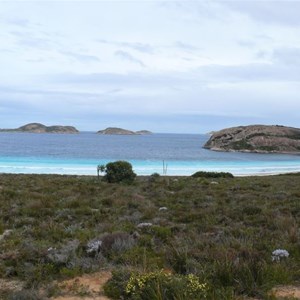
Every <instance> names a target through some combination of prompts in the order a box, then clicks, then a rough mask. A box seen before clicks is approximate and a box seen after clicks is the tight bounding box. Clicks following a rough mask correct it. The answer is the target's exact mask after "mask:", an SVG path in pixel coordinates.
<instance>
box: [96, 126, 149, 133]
mask: <svg viewBox="0 0 300 300" xmlns="http://www.w3.org/2000/svg"><path fill="white" fill-rule="evenodd" d="M97 133H98V134H112V135H144V134H152V132H150V131H148V130H140V131H131V130H127V129H123V128H118V127H108V128H106V129H104V130H99V131H98V132H97Z"/></svg>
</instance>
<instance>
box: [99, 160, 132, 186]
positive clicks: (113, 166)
mask: <svg viewBox="0 0 300 300" xmlns="http://www.w3.org/2000/svg"><path fill="white" fill-rule="evenodd" d="M104 172H105V173H106V174H105V176H104V180H106V181H107V182H110V183H114V182H117V183H118V182H125V183H132V182H133V181H134V179H135V177H136V174H135V173H134V172H133V170H132V165H131V164H130V163H129V162H127V161H122V160H119V161H115V162H110V163H108V164H107V165H106V166H105V167H104Z"/></svg>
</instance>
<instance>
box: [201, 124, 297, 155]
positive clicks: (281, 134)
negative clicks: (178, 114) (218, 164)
mask: <svg viewBox="0 0 300 300" xmlns="http://www.w3.org/2000/svg"><path fill="white" fill-rule="evenodd" d="M204 148H206V149H211V150H215V151H240V152H258V153H300V129H299V128H293V127H286V126H279V125H249V126H238V127H232V128H226V129H223V130H220V131H216V132H213V133H212V136H211V137H210V139H209V140H208V141H207V143H206V144H205V145H204Z"/></svg>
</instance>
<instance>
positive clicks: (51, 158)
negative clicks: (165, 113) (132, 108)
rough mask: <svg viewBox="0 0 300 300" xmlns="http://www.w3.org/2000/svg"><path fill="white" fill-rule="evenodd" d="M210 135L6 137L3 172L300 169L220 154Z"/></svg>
mask: <svg viewBox="0 0 300 300" xmlns="http://www.w3.org/2000/svg"><path fill="white" fill-rule="evenodd" d="M208 138H209V136H208V135H196V134H153V135H132V136H131V135H128V136H122V135H120V136H119V135H97V134H95V133H88V132H86V133H80V134H74V135H73V134H33V133H0V172H6V173H57V174H87V175H89V174H96V167H97V165H98V164H104V163H107V162H109V161H114V160H128V161H130V162H131V163H132V164H133V167H134V169H135V171H136V172H137V173H138V174H141V175H145V174H152V173H154V172H158V173H162V165H163V161H164V162H165V164H167V165H168V170H167V175H190V174H192V173H193V172H195V171H197V170H211V171H228V172H232V173H234V174H237V175H247V174H258V173H259V174H271V173H279V172H292V171H300V156H297V155H278V154H254V153H233V152H231V153H226V152H214V151H210V150H205V149H203V148H202V146H203V144H204V143H205V142H206V141H207V140H208Z"/></svg>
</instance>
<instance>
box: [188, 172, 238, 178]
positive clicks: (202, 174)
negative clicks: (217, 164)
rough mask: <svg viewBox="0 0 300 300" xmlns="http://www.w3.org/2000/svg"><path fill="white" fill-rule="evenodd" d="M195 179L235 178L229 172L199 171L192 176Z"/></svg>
mask: <svg viewBox="0 0 300 300" xmlns="http://www.w3.org/2000/svg"><path fill="white" fill-rule="evenodd" d="M192 177H193V178H200V177H203V178H233V177H234V176H233V175H232V174H231V173H228V172H205V171H198V172H196V173H194V174H193V175H192Z"/></svg>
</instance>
